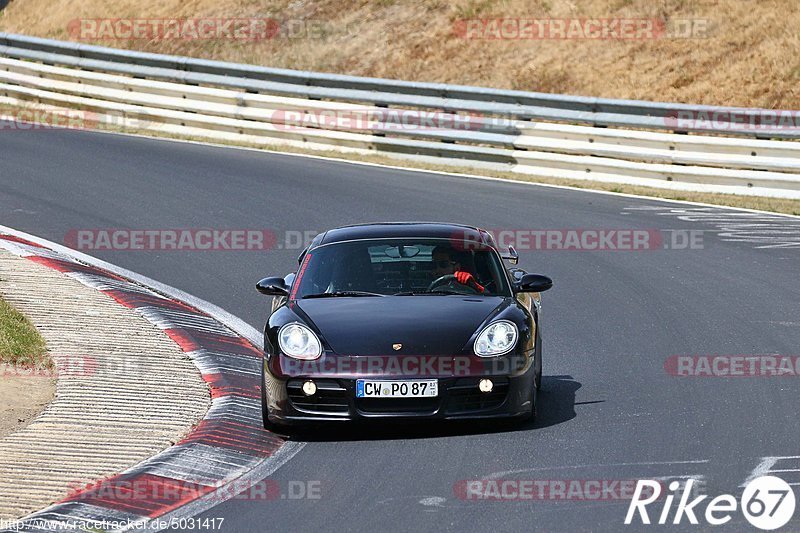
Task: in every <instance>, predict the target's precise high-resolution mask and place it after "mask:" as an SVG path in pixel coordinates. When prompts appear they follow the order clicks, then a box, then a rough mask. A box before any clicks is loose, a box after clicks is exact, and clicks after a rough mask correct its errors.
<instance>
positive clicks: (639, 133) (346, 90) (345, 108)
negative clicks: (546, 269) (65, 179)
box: [0, 33, 800, 198]
mask: <svg viewBox="0 0 800 533" xmlns="http://www.w3.org/2000/svg"><path fill="white" fill-rule="evenodd" d="M0 102H2V103H5V104H11V105H16V104H26V105H38V106H54V107H56V108H66V109H74V108H80V109H85V110H90V111H92V112H94V113H97V114H98V116H101V117H104V118H105V119H107V120H109V121H111V122H114V123H115V124H117V125H119V126H121V127H122V128H123V129H124V128H135V129H138V130H151V131H162V132H169V133H173V134H177V135H191V136H195V137H205V138H209V139H216V140H227V141H231V140H232V141H237V140H238V141H244V142H248V143H252V144H261V145H269V144H277V145H280V144H283V145H294V146H306V147H310V148H313V149H326V150H331V149H332V150H346V151H355V152H363V153H376V152H378V153H383V154H385V155H388V156H391V157H398V158H413V159H418V160H423V161H429V162H435V163H440V164H449V165H457V166H460V167H470V166H478V167H488V168H493V169H497V170H508V171H513V172H521V173H529V174H537V175H543V176H551V177H561V178H572V179H584V180H585V179H592V180H599V181H608V182H621V183H636V184H642V185H653V186H661V187H669V188H680V189H690V190H708V191H719V192H733V193H743V194H763V195H769V196H780V197H789V198H800V175H799V172H800V157H798V156H800V142H796V141H792V140H791V139H800V129H798V128H795V127H793V125H792V124H789V127H773V128H761V127H752V125H751V126H748V125H747V124H743V123H741V122H742V121H746V120H749V119H748V117H750V118H751V119H752V120H760V118H761V117H764V116H765V114H768V113H773V114H774V113H781V114H783V115H786V116H790V117H793V116H795V115H800V113H794V112H788V111H779V112H770V111H768V110H758V109H735V108H721V107H712V106H689V105H685V104H668V103H659V102H642V101H630V100H610V99H600V98H588V97H575V96H564V95H551V94H543V93H527V92H521V91H505V90H498V89H488V88H479V87H466V86H455V85H444V84H431V83H412V82H405V81H397V80H382V79H376V78H359V77H355V76H340V75H333V74H323V73H315V72H302V71H292V70H286V69H273V68H266V67H256V66H250V65H240V64H234V63H225V62H220V61H208V60H202V59H194V58H186V57H177V56H166V55H160V54H149V53H141V52H132V51H127V50H118V49H113V48H106V47H100V46H92V45H85V44H76V43H70V42H63V41H55V40H51V39H40V38H36V37H28V36H22V35H12V34H5V33H0ZM387 110H398V111H413V110H417V111H418V112H420V113H422V112H432V111H433V112H436V113H439V114H441V116H445V117H447V116H464V115H466V116H468V117H469V120H470V124H469V128H466V129H464V128H458V127H437V128H427V129H426V128H420V127H416V128H415V127H411V128H393V129H390V130H389V129H386V128H385V127H384V126H385V124H382V123H381V122H380V120H381V119H378V120H377V121H375V122H370V123H369V124H368V127H366V128H365V127H364V126H363V125H359V127H353V126H352V125H351V124H349V123H346V122H343V121H341V120H338V119H337V120H335V121H333V122H327V123H324V124H312V125H311V126H309V124H308V123H307V122H306V121H305V120H300V121H299V122H293V120H294V119H291V118H287V111H292V112H293V115H292V116H293V117H297V116H303V117H307V116H309V114H319V113H323V112H326V111H330V112H333V113H343V112H345V113H346V112H352V113H361V114H364V115H367V114H370V113H371V115H369V116H379V117H380V116H385V115H386V112H387ZM677 113H684V114H687V115H691V114H699V113H717V114H718V115H719V116H721V117H723V119H724V118H726V117H728V118H731V120H732V122H729V123H725V122H718V123H717V126H718V128H717V129H715V130H713V131H709V130H708V129H706V127H705V126H702V127H701V126H700V125H698V126H697V127H684V126H685V124H680V123H679V122H678V121H676V120H674V117H676V116H677V115H676V114H677ZM720 120H721V119H720ZM798 120H800V119H798ZM676 125H677V126H679V127H680V128H681V129H677V130H676ZM598 126H602V127H598ZM606 126H614V127H613V128H608V127H606ZM654 130H655V131H654ZM672 130H676V131H672ZM689 131H694V132H697V133H704V134H705V135H694V134H693V135H687V134H686V133H687V132H689ZM764 137H769V138H768V139H767V138H764ZM776 139H781V140H776Z"/></svg>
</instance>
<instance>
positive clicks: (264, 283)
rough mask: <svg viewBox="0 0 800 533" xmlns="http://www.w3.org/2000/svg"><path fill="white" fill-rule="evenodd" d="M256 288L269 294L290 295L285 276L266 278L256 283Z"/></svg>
mask: <svg viewBox="0 0 800 533" xmlns="http://www.w3.org/2000/svg"><path fill="white" fill-rule="evenodd" d="M256 290H257V291H258V292H260V293H261V294H266V295H269V296H289V287H287V286H286V281H284V279H283V278H277V277H276V278H264V279H262V280H261V281H259V282H258V283H256Z"/></svg>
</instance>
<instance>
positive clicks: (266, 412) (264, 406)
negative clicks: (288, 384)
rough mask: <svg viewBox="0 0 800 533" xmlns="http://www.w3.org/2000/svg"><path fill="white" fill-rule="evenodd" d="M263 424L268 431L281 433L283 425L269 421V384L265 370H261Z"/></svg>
mask: <svg viewBox="0 0 800 533" xmlns="http://www.w3.org/2000/svg"><path fill="white" fill-rule="evenodd" d="M261 424H262V425H263V426H264V429H266V430H267V431H272V432H274V433H281V432H282V431H281V429H282V428H283V426H282V425H280V424H276V423H275V422H270V421H269V408H268V407H267V384H266V381H265V380H264V370H263V369H262V370H261Z"/></svg>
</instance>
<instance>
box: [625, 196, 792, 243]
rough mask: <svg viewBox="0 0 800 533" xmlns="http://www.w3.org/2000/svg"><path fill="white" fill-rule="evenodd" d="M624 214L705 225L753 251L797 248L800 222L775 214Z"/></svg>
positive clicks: (656, 210) (700, 210)
mask: <svg viewBox="0 0 800 533" xmlns="http://www.w3.org/2000/svg"><path fill="white" fill-rule="evenodd" d="M625 209H626V211H647V212H650V213H653V214H655V215H656V216H668V217H675V218H677V219H678V220H681V221H684V222H693V223H700V224H707V225H710V226H712V227H713V229H711V230H709V231H713V232H714V233H716V234H717V237H718V238H719V239H720V240H722V241H725V242H742V243H748V244H755V245H756V246H755V248H800V220H798V219H787V218H786V217H784V216H781V215H779V214H773V215H766V214H764V213H751V212H744V213H742V212H737V211H731V208H728V207H722V206H717V207H714V208H711V207H694V208H688V207H681V208H677V207H673V208H670V207H655V206H644V207H627V208H625Z"/></svg>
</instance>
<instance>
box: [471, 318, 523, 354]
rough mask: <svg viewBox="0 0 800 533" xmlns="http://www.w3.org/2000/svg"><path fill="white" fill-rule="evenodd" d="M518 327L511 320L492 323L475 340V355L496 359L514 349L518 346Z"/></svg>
mask: <svg viewBox="0 0 800 533" xmlns="http://www.w3.org/2000/svg"><path fill="white" fill-rule="evenodd" d="M517 336H518V333H517V326H516V324H514V323H513V322H511V321H509V320H498V321H497V322H492V323H491V324H489V325H488V326H486V327H485V328H483V331H481V332H480V334H479V335H478V338H477V339H475V346H474V349H475V355H480V356H481V357H494V356H496V355H503V354H504V353H508V352H510V351H511V350H513V349H514V346H515V345H516V344H517Z"/></svg>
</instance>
